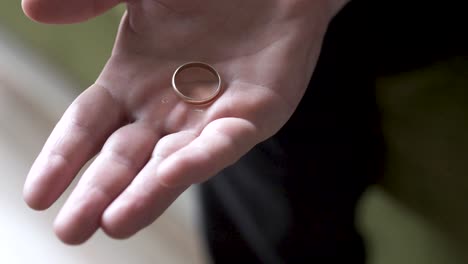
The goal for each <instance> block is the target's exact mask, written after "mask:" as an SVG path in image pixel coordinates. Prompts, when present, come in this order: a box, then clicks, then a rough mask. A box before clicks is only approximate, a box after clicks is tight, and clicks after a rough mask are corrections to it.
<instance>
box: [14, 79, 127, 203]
mask: <svg viewBox="0 0 468 264" xmlns="http://www.w3.org/2000/svg"><path fill="white" fill-rule="evenodd" d="M122 120H123V118H122V114H121V111H120V110H119V106H118V105H117V103H116V102H115V101H114V100H113V99H112V97H111V96H110V94H109V93H108V92H107V91H106V90H105V89H104V88H102V87H100V86H97V85H93V86H91V87H90V88H89V89H87V90H86V91H85V92H84V93H83V94H82V95H80V96H79V97H78V98H77V99H76V100H75V101H74V102H73V103H72V105H71V106H70V107H69V108H68V109H67V111H66V112H65V114H64V115H63V117H62V118H61V120H60V121H59V122H58V124H57V126H56V127H55V128H54V130H53V131H52V134H51V135H50V137H49V139H48V140H47V142H46V144H45V146H44V147H43V149H42V151H41V153H40V154H39V155H38V157H37V159H36V161H35V162H34V164H33V165H32V167H31V170H30V171H29V174H28V177H27V179H26V182H25V185H24V190H23V195H24V199H25V201H26V203H27V204H28V205H29V206H30V207H32V208H34V209H37V210H43V209H46V208H48V207H49V206H50V205H51V204H52V203H53V202H54V201H55V200H56V199H57V198H58V197H59V196H60V195H61V194H62V193H63V191H64V190H65V189H66V188H67V186H68V185H69V184H70V182H71V181H72V180H73V178H74V177H75V175H76V174H77V173H78V171H79V170H80V169H81V167H83V166H84V164H85V163H86V162H87V161H88V160H89V159H91V158H92V157H93V156H94V155H95V154H96V152H97V151H98V150H99V149H100V148H101V146H102V144H103V143H104V141H105V139H106V138H107V137H108V136H109V135H110V134H111V133H112V131H114V130H115V129H116V128H117V127H118V126H120V123H121V122H122Z"/></svg>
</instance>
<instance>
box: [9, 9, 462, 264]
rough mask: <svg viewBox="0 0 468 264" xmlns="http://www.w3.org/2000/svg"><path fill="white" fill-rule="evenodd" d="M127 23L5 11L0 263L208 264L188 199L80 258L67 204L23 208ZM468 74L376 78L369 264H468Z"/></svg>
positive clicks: (454, 68)
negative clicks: (69, 116) (54, 139)
mask: <svg viewBox="0 0 468 264" xmlns="http://www.w3.org/2000/svg"><path fill="white" fill-rule="evenodd" d="M122 12H123V7H121V6H120V7H118V8H116V9H114V10H112V11H111V12H108V13H107V14H105V15H103V16H101V17H99V18H96V19H93V20H91V21H89V22H86V23H83V24H79V25H68V26H52V25H41V24H37V23H35V22H32V21H30V20H28V19H27V18H26V17H25V16H24V15H23V14H22V11H21V7H20V4H19V2H15V3H11V2H9V1H3V2H1V3H0V168H1V169H2V171H1V174H0V263H6V264H10V263H14V264H24V263H49V264H55V263H61V264H62V263H65V264H68V263H90V264H93V263H169V264H172V263H175V264H177V263H207V260H206V255H205V249H204V247H203V242H202V240H201V238H200V235H199V233H198V228H197V227H198V226H197V210H196V203H195V201H196V195H195V194H194V192H193V190H192V191H189V192H187V193H186V194H184V195H183V196H182V197H181V198H180V199H178V200H177V201H176V203H175V204H174V205H173V206H172V207H171V208H170V209H169V210H168V212H166V213H165V214H164V216H163V217H161V218H160V219H159V220H158V221H156V222H155V223H154V224H153V225H152V226H151V227H150V228H148V229H145V230H144V231H142V232H140V233H139V234H138V235H137V236H135V237H134V238H131V239H129V240H125V241H113V240H111V239H109V238H107V237H105V236H104V235H103V234H102V233H98V234H97V235H96V236H94V237H93V238H92V239H91V240H90V241H89V242H88V243H86V244H85V245H83V246H79V247H69V246H65V245H63V244H61V243H60V242H59V241H58V240H57V239H56V238H55V236H54V234H53V232H52V221H53V218H54V216H55V214H56V213H57V210H58V209H59V207H60V205H61V204H62V203H63V200H60V201H59V202H58V203H57V204H56V205H54V206H53V207H52V208H51V210H48V211H46V212H40V213H38V212H34V211H32V210H30V209H28V208H27V207H26V205H25V204H24V202H23V200H22V198H21V190H22V184H23V181H24V179H25V176H26V173H27V171H28V169H29V166H30V165H31V163H32V161H33V159H34V158H35V155H36V154H37V153H38V152H39V150H40V148H41V146H42V144H43V142H44V141H45V139H46V137H47V136H48V134H49V132H50V130H51V129H52V128H53V126H54V124H55V122H56V121H57V120H58V118H59V117H60V116H61V114H62V113H63V111H64V110H65V108H66V107H67V106H68V104H69V103H70V102H71V101H72V100H73V99H74V98H75V97H76V96H77V95H78V94H79V93H80V91H81V90H83V88H86V87H87V86H89V85H90V84H91V83H92V82H93V81H94V79H95V78H96V77H97V75H98V74H99V71H100V69H101V68H102V66H103V65H104V63H105V61H106V59H107V57H108V56H109V54H110V51H111V47H112V43H113V39H114V36H115V33H116V30H117V26H118V22H119V19H120V16H121V14H122ZM467 72H468V63H467V61H466V59H465V60H463V59H456V58H455V59H453V60H450V61H442V62H439V63H437V64H434V65H432V66H430V67H427V68H425V69H421V70H418V71H415V72H408V73H404V74H400V75H398V76H387V77H382V78H381V79H379V81H378V91H379V94H378V95H379V96H378V98H379V105H380V107H381V111H382V115H383V125H384V134H385V138H386V142H387V149H388V158H387V168H386V171H385V175H384V179H383V181H382V183H381V184H379V185H378V186H375V187H372V188H370V189H369V191H368V192H367V193H366V195H365V196H364V197H363V199H362V201H361V204H360V207H359V208H360V209H359V213H358V219H357V221H358V223H359V227H360V229H361V230H362V233H363V234H364V236H365V239H366V243H367V247H368V252H369V263H370V264H394V263H400V264H406V263H408V264H418V263H424V264H431V263H433V264H458V263H460V264H463V263H468V252H467V249H468V226H467V224H468V202H467V201H468V136H467V135H468V104H467V103H466V99H467V98H468V89H467V87H468V77H467V74H466V73H467ZM446 80H450V82H449V83H448V85H447V81H446ZM65 197H66V195H65Z"/></svg>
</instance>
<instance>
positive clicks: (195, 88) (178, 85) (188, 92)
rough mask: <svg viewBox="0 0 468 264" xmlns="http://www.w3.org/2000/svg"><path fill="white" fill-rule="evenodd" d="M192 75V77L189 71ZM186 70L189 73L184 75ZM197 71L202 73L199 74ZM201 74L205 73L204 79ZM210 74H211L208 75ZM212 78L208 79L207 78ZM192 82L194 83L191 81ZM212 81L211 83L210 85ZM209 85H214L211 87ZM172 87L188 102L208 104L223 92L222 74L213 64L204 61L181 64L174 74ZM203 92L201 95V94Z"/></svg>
mask: <svg viewBox="0 0 468 264" xmlns="http://www.w3.org/2000/svg"><path fill="white" fill-rule="evenodd" d="M190 71H191V74H192V76H191V77H190V74H189V72H190ZM184 72H186V73H187V74H188V77H187V76H183V75H184ZM197 72H198V73H200V74H198V75H197ZM199 75H204V79H203V80H202V79H200V78H202V77H201V76H199ZM207 75H209V76H207ZM208 77H209V78H210V80H207V78H208ZM191 82H192V85H190V83H191ZM208 83H211V85H208ZM208 86H212V87H214V88H213V89H210V88H209V87H208ZM172 88H173V89H174V91H175V93H176V94H177V95H178V96H179V97H180V98H181V99H182V100H183V101H185V102H186V103H189V104H197V105H201V104H207V103H210V102H211V101H213V99H215V98H216V96H217V95H218V94H219V93H220V92H221V76H220V75H219V73H218V71H216V70H215V68H213V66H211V65H209V64H207V63H204V62H198V61H195V62H188V63H185V64H182V65H181V66H179V67H178V68H177V69H176V70H175V71H174V74H173V75H172ZM200 94H201V95H200Z"/></svg>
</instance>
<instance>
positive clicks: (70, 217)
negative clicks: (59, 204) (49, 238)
mask: <svg viewBox="0 0 468 264" xmlns="http://www.w3.org/2000/svg"><path fill="white" fill-rule="evenodd" d="M156 140H157V134H156V133H155V132H154V131H153V129H152V128H149V127H147V126H146V125H143V124H139V123H134V124H130V125H127V126H125V127H122V128H120V129H119V130H117V131H116V132H115V133H114V134H112V136H111V137H110V138H109V139H108V141H107V142H106V144H105V145H104V147H103V149H102V151H101V153H100V154H99V155H98V157H97V158H96V160H95V161H94V162H93V164H91V166H90V167H89V168H88V169H87V170H86V172H85V173H84V174H83V177H82V178H81V180H80V181H79V183H78V185H77V186H76V188H75V190H74V191H73V193H72V194H71V195H70V197H69V199H68V200H67V202H66V203H65V205H64V206H63V208H62V210H61V211H60V213H59V214H58V216H57V218H56V221H55V225H54V228H55V232H56V234H57V236H58V237H59V238H60V239H61V240H62V241H64V242H65V243H68V244H79V243H82V242H84V241H86V240H87V239H88V238H89V237H91V235H92V234H93V233H94V232H95V231H96V230H97V229H98V228H99V226H100V218H101V215H102V213H103V212H104V210H105V208H106V207H107V206H108V205H109V204H110V203H111V202H112V201H113V200H114V199H115V198H116V197H117V196H118V195H119V194H120V193H121V192H122V191H123V190H124V189H125V188H126V187H127V186H128V185H129V184H130V182H131V181H132V180H133V178H134V177H135V175H136V174H137V173H138V172H139V171H140V170H141V168H142V167H143V165H144V164H145V163H146V162H147V161H148V159H149V157H150V156H151V151H152V149H153V147H154V145H155V143H156Z"/></svg>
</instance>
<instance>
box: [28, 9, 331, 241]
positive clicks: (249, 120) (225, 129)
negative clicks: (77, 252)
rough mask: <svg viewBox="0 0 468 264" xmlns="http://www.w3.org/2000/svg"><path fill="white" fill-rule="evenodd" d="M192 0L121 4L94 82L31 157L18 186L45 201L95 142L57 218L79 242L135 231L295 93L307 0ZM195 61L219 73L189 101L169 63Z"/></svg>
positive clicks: (314, 46)
mask: <svg viewBox="0 0 468 264" xmlns="http://www.w3.org/2000/svg"><path fill="white" fill-rule="evenodd" d="M194 2H196V1H184V0H172V1H154V0H141V1H132V2H131V4H129V5H128V7H129V8H128V12H127V14H126V15H125V16H124V18H123V20H122V24H121V27H120V30H119V35H118V38H117V41H116V45H115V47H114V51H113V54H112V56H111V58H110V59H109V61H108V63H107V65H106V66H105V68H104V69H103V72H102V73H101V75H100V76H99V78H98V80H97V82H96V84H95V85H93V86H91V87H90V88H89V89H88V90H86V91H85V92H84V93H83V94H82V95H81V96H80V97H79V98H78V99H77V100H76V101H75V102H74V103H73V104H72V106H70V108H69V109H68V110H67V112H66V113H65V115H64V117H63V118H62V119H61V121H60V122H59V124H58V125H57V127H56V129H55V130H54V132H53V133H52V135H51V137H50V138H49V140H48V141H47V143H46V145H45V147H44V149H43V151H42V152H41V154H40V155H39V157H38V159H37V161H36V162H35V164H34V165H33V168H32V169H31V172H30V175H29V176H28V180H27V182H26V185H25V197H26V200H27V201H28V203H29V204H30V205H31V206H32V207H34V208H37V209H43V208H47V207H48V206H49V205H50V204H52V203H53V202H54V201H55V200H56V199H57V198H58V196H59V195H60V194H61V193H62V192H63V191H64V189H65V188H66V187H67V186H68V184H69V183H70V181H71V180H72V179H73V177H74V176H76V174H77V172H78V170H79V169H80V168H81V167H82V166H83V165H84V163H85V162H86V161H87V160H89V159H90V158H91V157H92V156H94V155H96V154H97V153H98V152H99V154H98V156H97V158H96V159H95V160H94V161H93V163H92V165H91V166H90V167H89V168H88V169H87V170H86V172H85V173H84V175H83V177H82V179H81V180H80V182H79V183H78V186H77V187H76V188H75V190H74V191H73V193H72V194H71V196H70V197H69V199H68V201H67V202H66V204H65V205H64V207H63V208H62V211H61V212H60V214H59V216H58V218H57V220H56V225H55V227H56V231H57V234H58V235H59V237H60V238H61V239H62V240H64V241H65V242H68V243H80V242H83V241H85V240H86V239H87V238H88V237H89V236H91V235H92V234H93V233H94V231H95V230H96V229H97V228H99V227H102V228H103V229H104V230H105V231H106V232H107V233H108V234H110V235H112V236H115V237H127V236H130V235H132V234H134V233H135V232H137V231H138V230H139V229H141V228H143V227H145V226H147V225H148V224H150V223H151V222H152V221H154V219H156V218H157V217H158V216H159V215H160V214H161V213H162V212H163V211H164V209H166V208H167V206H169V205H170V203H171V202H172V201H173V200H174V199H175V198H176V197H177V196H178V195H179V194H180V193H182V192H183V191H184V190H185V189H186V188H187V187H188V186H190V185H191V184H193V183H196V182H200V181H203V180H206V179H208V178H209V177H211V176H213V175H214V174H216V173H217V172H218V171H220V170H221V169H223V168H225V167H226V166H228V165H230V164H232V163H233V162H235V161H236V160H237V159H238V158H239V157H241V156H242V155H243V154H245V153H246V152H247V151H248V150H249V149H250V148H252V147H253V146H254V145H255V144H257V143H259V142H260V141H262V140H264V139H265V138H267V137H269V136H271V135H273V134H274V133H275V132H276V131H277V130H278V129H279V128H280V127H281V126H282V125H283V124H284V123H285V122H286V121H287V119H288V118H289V116H290V115H291V114H292V112H293V111H294V109H295V107H296V106H297V104H298V103H299V100H300V98H301V96H302V94H303V93H304V90H305V87H306V84H307V81H308V78H309V77H310V74H311V73H312V70H313V67H314V64H315V60H316V57H317V54H318V50H319V45H320V39H321V37H322V34H323V31H324V28H325V25H324V24H325V23H326V21H320V19H315V20H313V19H312V20H310V19H308V18H307V17H308V16H297V15H295V13H297V12H299V10H300V9H301V8H304V7H305V6H306V5H308V4H302V5H303V6H301V5H300V4H297V5H296V6H295V5H291V6H293V8H285V7H284V6H285V4H284V3H283V2H284V1H280V0H277V1H271V0H265V1H264V0H259V1H250V0H243V1H235V2H232V1H203V8H200V3H198V4H194ZM291 2H292V1H291ZM298 2H305V3H310V2H308V1H298ZM227 5H231V6H227ZM311 6H312V5H310V7H311ZM309 20H310V21H309ZM194 60H196V61H206V62H208V63H210V64H213V65H214V66H215V67H216V68H217V70H218V71H219V72H220V74H221V76H222V78H223V86H224V87H223V92H222V94H221V96H220V97H219V98H217V99H216V100H215V101H214V102H213V103H212V104H210V105H209V106H204V107H197V106H193V105H190V104H187V103H185V102H183V101H182V100H180V99H178V97H177V96H176V95H175V93H174V92H173V91H172V90H171V88H170V78H171V75H172V73H173V71H174V69H175V68H176V67H177V66H178V65H180V64H182V63H185V62H187V61H194ZM52 183H53V184H52Z"/></svg>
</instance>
